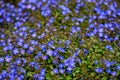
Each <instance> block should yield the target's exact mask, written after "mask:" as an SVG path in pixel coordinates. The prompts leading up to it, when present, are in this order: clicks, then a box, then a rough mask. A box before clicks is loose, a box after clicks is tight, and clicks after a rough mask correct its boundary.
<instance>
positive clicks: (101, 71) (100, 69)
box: [95, 68, 103, 73]
mask: <svg viewBox="0 0 120 80" xmlns="http://www.w3.org/2000/svg"><path fill="white" fill-rule="evenodd" d="M95 72H97V73H103V69H102V68H95Z"/></svg>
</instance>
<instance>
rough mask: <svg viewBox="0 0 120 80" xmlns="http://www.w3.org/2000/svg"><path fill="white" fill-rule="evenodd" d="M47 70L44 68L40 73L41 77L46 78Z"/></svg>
mask: <svg viewBox="0 0 120 80" xmlns="http://www.w3.org/2000/svg"><path fill="white" fill-rule="evenodd" d="M45 71H46V70H45V69H44V68H42V70H41V71H40V75H42V76H44V75H45Z"/></svg>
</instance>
